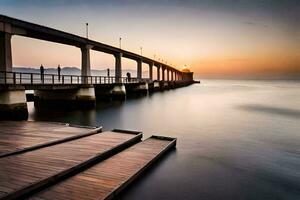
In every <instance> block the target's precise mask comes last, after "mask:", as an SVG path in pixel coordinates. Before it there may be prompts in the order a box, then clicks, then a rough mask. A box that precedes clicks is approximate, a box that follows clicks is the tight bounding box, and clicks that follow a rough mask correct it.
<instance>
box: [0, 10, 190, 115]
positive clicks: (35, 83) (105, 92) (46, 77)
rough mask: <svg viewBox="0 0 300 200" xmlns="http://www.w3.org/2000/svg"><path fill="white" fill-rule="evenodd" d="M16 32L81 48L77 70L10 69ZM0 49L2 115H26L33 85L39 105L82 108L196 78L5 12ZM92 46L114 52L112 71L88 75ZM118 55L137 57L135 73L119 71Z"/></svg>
mask: <svg viewBox="0 0 300 200" xmlns="http://www.w3.org/2000/svg"><path fill="white" fill-rule="evenodd" d="M14 35H18V36H23V37H29V38H34V39H39V40H44V41H49V42H55V43H60V44H65V45H70V46H74V47H76V48H78V49H79V50H80V51H81V75H78V76H76V75H61V76H58V75H57V74H43V75H41V74H39V73H17V72H14V71H13V64H12V63H13V60H12V47H11V39H12V37H13V36H14ZM0 49H1V51H0V111H1V113H4V115H1V118H5V119H26V118H27V115H28V112H27V105H26V95H25V90H34V101H35V105H37V106H48V105H49V104H51V103H52V104H54V105H57V104H60V103H63V104H65V105H72V106H74V107H80V108H81V109H83V108H91V107H93V106H95V103H96V100H103V99H108V100H112V99H118V100H124V99H126V96H127V95H136V94H137V95H145V94H147V93H149V92H155V91H163V90H166V89H174V88H177V87H183V86H187V85H190V84H192V83H194V80H193V72H182V71H180V70H178V69H176V68H174V67H172V66H170V65H167V64H165V63H162V62H159V61H156V60H154V59H151V58H148V57H145V56H142V55H138V54H136V53H133V52H129V51H126V50H124V49H120V48H116V47H113V46H110V45H107V44H103V43H100V42H97V41H93V40H90V39H88V38H84V37H81V36H77V35H74V34H71V33H67V32H63V31H60V30H57V29H53V28H49V27H46V26H42V25H38V24H34V23H30V22H26V21H22V20H19V19H14V18H11V17H8V16H4V15H0ZM91 50H94V51H100V52H104V53H107V54H111V55H113V56H114V58H115V74H114V75H113V76H91V65H90V51H91ZM122 58H127V59H131V60H134V61H136V63H137V68H136V71H137V77H133V78H130V79H128V78H127V77H123V76H122ZM143 63H145V64H147V65H148V66H149V68H148V70H149V78H144V77H143V76H142V66H143ZM154 68H157V70H156V72H157V78H156V80H154V79H153V71H154Z"/></svg>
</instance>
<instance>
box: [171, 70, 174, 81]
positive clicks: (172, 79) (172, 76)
mask: <svg viewBox="0 0 300 200" xmlns="http://www.w3.org/2000/svg"><path fill="white" fill-rule="evenodd" d="M171 81H174V71H173V70H171Z"/></svg>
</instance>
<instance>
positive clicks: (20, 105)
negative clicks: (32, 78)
mask: <svg viewBox="0 0 300 200" xmlns="http://www.w3.org/2000/svg"><path fill="white" fill-rule="evenodd" d="M0 113H1V115H0V119H2V120H3V119H4V120H26V119H27V118H28V111H27V103H26V95H25V88H11V89H7V90H0Z"/></svg>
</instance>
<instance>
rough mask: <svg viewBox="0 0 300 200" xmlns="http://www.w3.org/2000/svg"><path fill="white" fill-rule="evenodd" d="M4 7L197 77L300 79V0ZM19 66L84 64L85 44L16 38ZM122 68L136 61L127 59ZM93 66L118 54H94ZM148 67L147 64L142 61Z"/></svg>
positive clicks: (14, 1)
mask: <svg viewBox="0 0 300 200" xmlns="http://www.w3.org/2000/svg"><path fill="white" fill-rule="evenodd" d="M0 13H1V14H4V15H7V16H10V17H14V18H18V19H22V20H26V21H30V22H34V23H38V24H42V25H46V26H49V27H52V28H57V29H59V30H63V31H66V32H70V33H73V34H77V35H80V36H85V23H86V22H88V23H89V38H90V39H93V40H96V41H99V42H103V43H106V44H109V45H113V46H116V47H118V46H119V38H120V37H121V38H122V48H123V49H126V50H129V51H133V52H136V53H140V47H142V54H143V55H144V56H147V57H151V58H154V57H155V59H160V60H161V59H163V60H164V61H165V62H167V63H168V64H171V65H172V66H174V67H176V68H178V69H181V68H182V67H184V66H186V67H188V68H189V69H190V70H191V71H194V72H195V76H196V77H199V78H202V77H203V78H206V77H208V78H209V77H212V78H214V77H217V78H220V77H225V78H226V77H230V78H241V77H242V78H243V77H244V78H247V77H252V78H261V77H271V78H272V77H273V78H277V77H284V78H299V79H300V25H299V24H300V1H299V0H184V1H183V0H173V1H171V0H152V1H145V0H144V1H143V0H139V1H138V0H110V1H101V0H97V1H96V0H90V1H88V0H85V1H84V0H72V1H71V0H51V1H45V0H44V1H42V0H19V1H18V0H0ZM12 49H13V50H12V51H13V52H12V53H13V64H14V66H30V67H38V66H40V65H41V64H43V65H45V66H49V67H51V66H57V65H58V64H61V65H62V66H76V67H80V63H81V61H80V59H81V58H80V55H81V54H80V50H79V49H78V48H75V47H72V46H66V45H61V44H56V43H50V42H46V41H40V40H36V39H30V38H26V37H20V36H14V37H13V39H12ZM123 60H124V61H123V68H129V69H134V68H135V67H136V63H135V62H134V61H130V60H128V59H123ZM91 63H92V68H93V69H106V68H108V67H109V68H113V66H114V58H113V56H111V55H109V54H105V53H100V52H94V51H92V53H91ZM145 68H146V67H145Z"/></svg>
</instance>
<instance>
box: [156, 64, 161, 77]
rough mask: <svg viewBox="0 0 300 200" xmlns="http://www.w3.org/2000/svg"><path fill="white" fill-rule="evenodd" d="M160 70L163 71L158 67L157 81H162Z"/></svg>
mask: <svg viewBox="0 0 300 200" xmlns="http://www.w3.org/2000/svg"><path fill="white" fill-rule="evenodd" d="M160 69H161V66H160V65H159V66H157V80H158V81H160Z"/></svg>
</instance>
